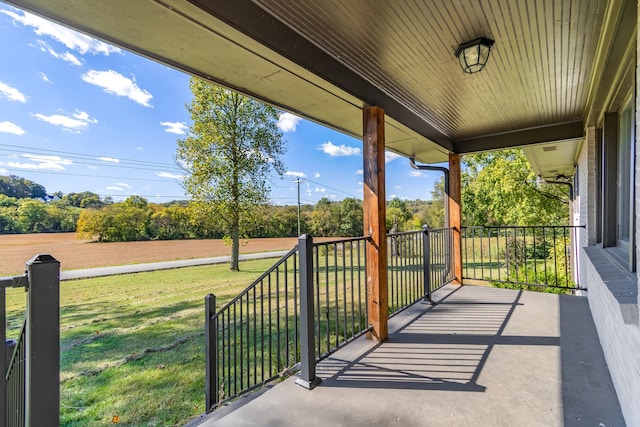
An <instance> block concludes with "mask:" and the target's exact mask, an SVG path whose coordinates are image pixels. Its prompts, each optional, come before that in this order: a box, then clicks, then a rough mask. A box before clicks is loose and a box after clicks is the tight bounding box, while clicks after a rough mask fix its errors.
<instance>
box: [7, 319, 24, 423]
mask: <svg viewBox="0 0 640 427" xmlns="http://www.w3.org/2000/svg"><path fill="white" fill-rule="evenodd" d="M25 327H26V320H25V322H24V323H23V324H22V328H21V329H20V335H18V339H17V340H16V341H15V342H11V343H10V345H8V346H7V348H8V349H11V350H12V354H11V359H10V360H9V363H7V372H6V376H5V380H6V390H7V400H6V401H7V406H6V410H7V414H6V415H7V416H6V420H7V422H6V425H7V426H24V425H25V415H26V414H25V409H26V407H25V397H26V396H25V382H26V363H25V356H26V354H25V347H26V346H25ZM14 344H15V345H14Z"/></svg>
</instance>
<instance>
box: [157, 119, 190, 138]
mask: <svg viewBox="0 0 640 427" xmlns="http://www.w3.org/2000/svg"><path fill="white" fill-rule="evenodd" d="M160 125H161V126H165V129H164V131H165V132H169V133H175V134H176V135H186V134H187V132H186V131H187V125H186V124H184V123H182V122H160Z"/></svg>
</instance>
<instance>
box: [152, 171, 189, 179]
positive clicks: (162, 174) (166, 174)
mask: <svg viewBox="0 0 640 427" xmlns="http://www.w3.org/2000/svg"><path fill="white" fill-rule="evenodd" d="M156 175H157V176H159V177H160V178H172V179H182V178H184V176H183V175H180V174H177V173H169V172H156Z"/></svg>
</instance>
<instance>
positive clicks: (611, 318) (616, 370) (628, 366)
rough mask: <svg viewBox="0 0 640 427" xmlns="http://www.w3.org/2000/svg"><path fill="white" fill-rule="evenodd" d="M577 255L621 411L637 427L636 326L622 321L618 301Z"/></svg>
mask: <svg viewBox="0 0 640 427" xmlns="http://www.w3.org/2000/svg"><path fill="white" fill-rule="evenodd" d="M581 258H582V260H581V267H582V270H583V271H584V276H583V277H584V278H585V281H587V282H588V287H589V291H588V293H587V294H588V298H589V307H590V308H591V314H592V316H593V321H594V323H595V325H596V329H597V331H598V337H599V339H600V344H601V345H602V350H603V352H604V356H605V359H606V361H607V365H608V367H609V373H610V374H611V379H612V381H613V384H614V387H615V391H616V393H617V395H618V401H619V402H620V407H621V409H622V413H623V415H624V418H625V421H626V423H627V425H628V426H640V326H639V325H638V324H637V322H635V324H628V323H625V320H624V319H623V317H622V311H621V308H620V304H619V301H618V300H617V299H616V298H615V296H614V295H613V293H612V292H611V290H610V289H609V287H608V286H607V285H606V284H605V283H604V282H603V280H602V278H601V277H600V275H599V274H598V272H597V271H596V269H595V267H594V265H593V262H592V260H591V259H590V258H589V257H588V256H586V254H585V252H584V250H582V251H581ZM634 280H635V278H634Z"/></svg>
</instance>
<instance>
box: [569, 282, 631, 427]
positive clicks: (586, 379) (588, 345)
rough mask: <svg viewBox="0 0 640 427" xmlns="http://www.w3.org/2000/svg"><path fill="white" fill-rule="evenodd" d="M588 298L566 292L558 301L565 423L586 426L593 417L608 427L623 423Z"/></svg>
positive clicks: (622, 424)
mask: <svg viewBox="0 0 640 427" xmlns="http://www.w3.org/2000/svg"><path fill="white" fill-rule="evenodd" d="M586 300H587V299H586V298H576V297H570V296H566V295H561V296H560V300H559V311H560V314H559V315H560V351H561V366H562V406H563V408H564V422H565V426H583V425H585V423H589V422H590V421H592V420H598V422H599V423H600V425H605V426H624V425H625V423H624V418H623V417H622V410H621V409H620V403H619V402H618V397H617V395H616V391H615V389H614V387H613V383H612V381H611V376H610V375H609V369H608V368H607V365H606V361H605V359H604V353H603V352H602V347H601V346H600V341H599V340H598V334H597V331H596V327H595V324H594V323H593V318H592V316H591V312H590V310H589V305H588V303H587V301H586ZM630 375H633V374H632V373H630Z"/></svg>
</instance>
